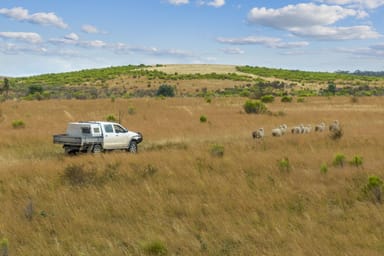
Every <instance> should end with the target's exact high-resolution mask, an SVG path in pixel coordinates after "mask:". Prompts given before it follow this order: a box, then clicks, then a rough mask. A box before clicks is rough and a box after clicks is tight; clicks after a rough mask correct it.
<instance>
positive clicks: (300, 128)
mask: <svg viewBox="0 0 384 256" xmlns="http://www.w3.org/2000/svg"><path fill="white" fill-rule="evenodd" d="M303 131H304V125H303V124H300V125H299V126H295V127H293V128H292V129H291V133H293V134H300V133H303Z"/></svg>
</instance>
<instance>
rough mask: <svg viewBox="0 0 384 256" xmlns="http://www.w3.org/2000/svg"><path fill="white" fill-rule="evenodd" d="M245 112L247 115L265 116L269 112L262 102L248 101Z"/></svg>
mask: <svg viewBox="0 0 384 256" xmlns="http://www.w3.org/2000/svg"><path fill="white" fill-rule="evenodd" d="M244 110H245V112H246V113H248V114H250V113H255V114H263V113H266V112H267V111H268V109H267V107H266V106H265V104H264V103H263V102H261V101H260V100H247V101H246V102H245V104H244Z"/></svg>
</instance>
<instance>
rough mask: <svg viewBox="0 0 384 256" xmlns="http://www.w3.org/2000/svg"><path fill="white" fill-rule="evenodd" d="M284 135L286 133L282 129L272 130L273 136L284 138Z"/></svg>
mask: <svg viewBox="0 0 384 256" xmlns="http://www.w3.org/2000/svg"><path fill="white" fill-rule="evenodd" d="M283 134H284V131H283V129H281V127H279V128H274V129H272V136H274V137H281V136H283Z"/></svg>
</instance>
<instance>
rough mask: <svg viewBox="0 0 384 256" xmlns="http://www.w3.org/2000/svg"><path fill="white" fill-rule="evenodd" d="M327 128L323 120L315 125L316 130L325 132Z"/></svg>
mask: <svg viewBox="0 0 384 256" xmlns="http://www.w3.org/2000/svg"><path fill="white" fill-rule="evenodd" d="M324 130H325V123H324V122H321V123H319V124H317V125H316V126H315V132H323V131H324Z"/></svg>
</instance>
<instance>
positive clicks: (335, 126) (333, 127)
mask: <svg viewBox="0 0 384 256" xmlns="http://www.w3.org/2000/svg"><path fill="white" fill-rule="evenodd" d="M339 130H340V123H339V120H334V121H333V123H332V124H330V125H329V131H330V132H337V131H339Z"/></svg>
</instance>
